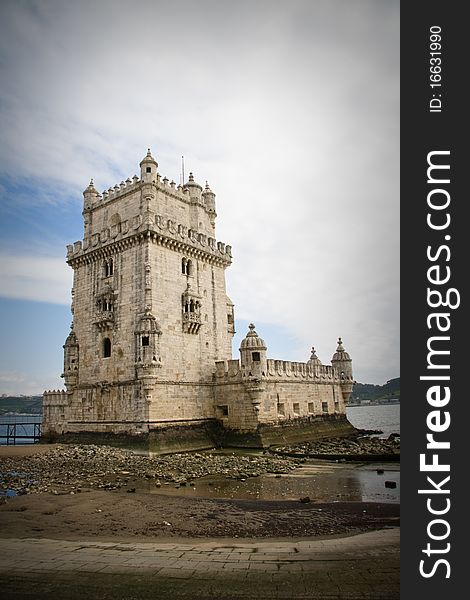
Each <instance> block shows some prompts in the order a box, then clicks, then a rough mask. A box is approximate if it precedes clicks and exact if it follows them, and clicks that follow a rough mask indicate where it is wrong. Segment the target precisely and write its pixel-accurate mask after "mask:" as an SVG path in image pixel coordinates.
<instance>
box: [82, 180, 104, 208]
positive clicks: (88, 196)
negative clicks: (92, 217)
mask: <svg viewBox="0 0 470 600" xmlns="http://www.w3.org/2000/svg"><path fill="white" fill-rule="evenodd" d="M100 197H101V196H100V194H99V192H98V191H97V190H96V188H95V184H94V183H93V179H90V183H89V184H88V187H87V188H86V190H84V192H83V210H89V209H90V208H91V207H92V206H93V205H94V204H95V202H97V201H98V200H99V199H100Z"/></svg>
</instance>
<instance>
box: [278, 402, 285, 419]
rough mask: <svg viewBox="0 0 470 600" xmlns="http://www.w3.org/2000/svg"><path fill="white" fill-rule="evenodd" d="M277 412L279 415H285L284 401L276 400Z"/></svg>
mask: <svg viewBox="0 0 470 600" xmlns="http://www.w3.org/2000/svg"><path fill="white" fill-rule="evenodd" d="M277 413H278V414H279V415H282V416H283V417H284V416H285V415H286V409H285V406H284V402H278V403H277Z"/></svg>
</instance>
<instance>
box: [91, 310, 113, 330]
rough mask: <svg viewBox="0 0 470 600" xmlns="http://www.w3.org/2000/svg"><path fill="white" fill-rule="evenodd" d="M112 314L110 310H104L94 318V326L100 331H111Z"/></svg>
mask: <svg viewBox="0 0 470 600" xmlns="http://www.w3.org/2000/svg"><path fill="white" fill-rule="evenodd" d="M114 321H115V318H114V312H113V311H112V310H104V311H103V312H100V313H98V314H97V315H96V317H95V325H96V326H97V327H98V329H99V330H100V331H102V330H105V329H111V328H112V327H113V326H114Z"/></svg>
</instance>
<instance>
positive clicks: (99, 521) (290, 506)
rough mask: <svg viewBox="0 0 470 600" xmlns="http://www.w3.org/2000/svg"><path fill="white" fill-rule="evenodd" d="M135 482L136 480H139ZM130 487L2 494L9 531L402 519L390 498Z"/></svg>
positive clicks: (249, 533) (0, 523) (261, 526)
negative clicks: (285, 497) (189, 494)
mask: <svg viewBox="0 0 470 600" xmlns="http://www.w3.org/2000/svg"><path fill="white" fill-rule="evenodd" d="M51 448H53V446H51V445H31V446H16V447H14V446H3V447H0V458H2V457H22V456H30V455H33V454H37V453H44V452H47V451H49V450H50V449H51ZM131 484H132V482H130V485H129V487H131ZM136 488H137V491H136V492H135V493H128V492H126V491H122V490H109V491H102V490H92V489H86V488H84V489H82V491H81V492H80V493H74V494H71V493H70V492H64V493H61V492H59V493H56V494H54V493H50V492H48V493H42V494H31V495H30V494H27V495H22V496H17V497H14V498H7V499H5V498H2V499H1V505H0V536H1V537H12V538H13V537H15V538H26V537H29V538H31V537H43V538H53V539H70V540H76V539H94V538H100V539H102V540H129V539H132V540H144V541H151V540H154V539H158V540H163V539H175V538H185V539H188V538H199V539H200V538H201V537H228V538H238V539H242V538H267V537H270V538H285V537H295V538H297V539H301V538H303V537H311V536H331V535H352V534H355V533H359V532H363V531H370V530H374V529H380V528H383V527H386V526H396V525H398V524H399V506H398V505H396V504H386V503H360V502H332V503H323V504H318V503H312V502H310V503H305V504H302V503H301V502H299V501H267V500H231V499H230V500H222V499H220V500H218V499H217V500H216V499H206V498H184V497H181V496H177V495H175V496H168V495H163V494H158V493H155V492H154V493H152V494H150V493H147V492H145V491H144V490H141V489H139V487H138V486H136Z"/></svg>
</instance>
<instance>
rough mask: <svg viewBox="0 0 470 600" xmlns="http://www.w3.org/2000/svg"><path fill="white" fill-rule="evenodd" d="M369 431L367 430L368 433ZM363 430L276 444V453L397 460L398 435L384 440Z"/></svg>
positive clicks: (300, 455)
mask: <svg viewBox="0 0 470 600" xmlns="http://www.w3.org/2000/svg"><path fill="white" fill-rule="evenodd" d="M368 433H369V432H367V434H368ZM367 434H366V433H365V432H364V431H360V430H359V432H358V433H354V434H353V435H350V436H348V437H344V438H337V437H336V438H327V439H323V440H318V441H315V442H304V443H301V444H292V445H289V446H277V447H276V449H275V452H276V454H279V455H287V456H294V457H305V458H307V457H311V458H318V457H324V458H327V457H334V458H339V457H344V458H351V457H354V456H358V457H360V459H361V460H366V459H367V457H376V456H381V457H385V456H392V457H396V459H397V460H398V459H399V457H400V435H399V434H396V433H392V434H391V435H390V436H389V437H388V438H387V439H386V440H385V439H381V438H376V437H369V435H367Z"/></svg>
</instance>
